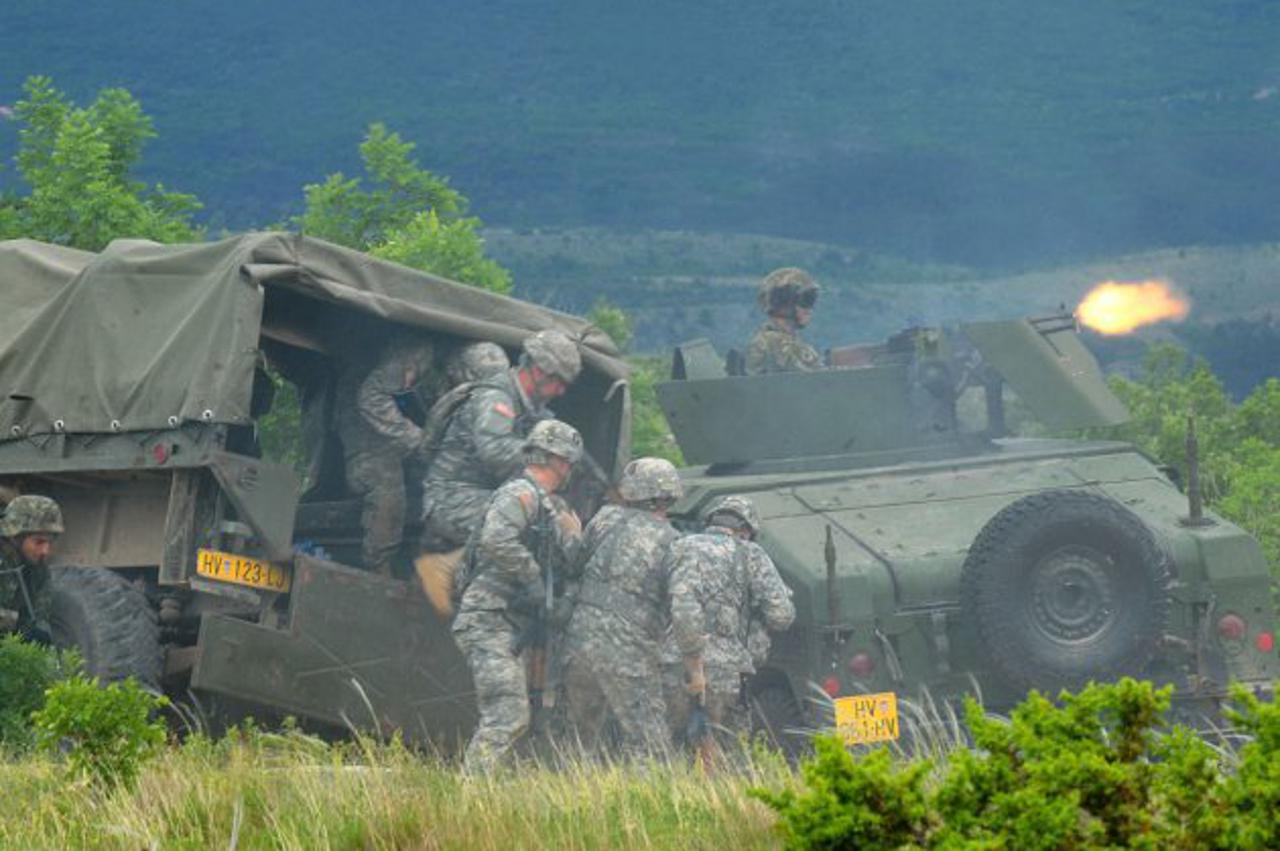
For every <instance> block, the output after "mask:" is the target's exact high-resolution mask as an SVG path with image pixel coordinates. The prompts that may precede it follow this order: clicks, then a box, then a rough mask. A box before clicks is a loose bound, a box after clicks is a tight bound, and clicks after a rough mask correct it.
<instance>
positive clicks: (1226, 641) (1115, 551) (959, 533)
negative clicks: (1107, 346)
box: [658, 315, 1280, 733]
mask: <svg viewBox="0 0 1280 851" xmlns="http://www.w3.org/2000/svg"><path fill="white" fill-rule="evenodd" d="M831 359H832V361H833V363H834V364H835V365H837V366H839V367H842V368H834V369H829V370H824V371H821V372H809V373H785V374H773V375H762V376H745V375H741V374H734V373H735V371H736V370H734V369H732V368H731V367H732V365H733V364H735V363H740V359H736V358H733V357H732V356H731V357H730V358H729V359H728V364H729V366H728V367H727V366H726V361H725V360H722V359H721V358H720V357H719V356H718V355H717V354H716V353H715V352H714V351H713V350H712V348H711V346H710V344H708V343H707V342H705V341H695V342H693V343H690V344H687V345H685V346H681V347H679V348H678V349H677V350H676V354H675V360H674V363H673V373H672V374H673V380H671V381H669V382H667V383H664V384H661V385H659V386H658V398H659V400H660V402H661V404H662V407H663V410H664V412H665V413H666V416H667V419H668V421H669V422H670V424H671V427H672V430H673V432H674V434H675V436H676V439H677V440H678V441H679V444H680V447H681V449H682V451H683V453H684V456H685V458H686V460H687V461H688V462H690V463H692V464H696V465H700V466H696V467H692V468H690V469H688V470H686V471H684V477H685V487H686V492H687V493H686V496H685V498H684V500H683V501H682V502H681V503H680V504H679V505H678V506H677V507H676V509H675V511H674V512H673V515H674V516H675V517H677V519H679V520H680V521H681V522H683V523H685V524H686V525H690V526H693V525H696V524H697V522H698V518H699V517H700V515H701V514H702V513H703V512H704V511H705V510H706V508H707V507H708V506H709V505H710V503H711V502H712V501H714V500H715V499H716V498H718V497H720V496H723V495H725V494H731V493H736V494H747V495H749V496H750V497H751V498H752V499H753V500H755V502H756V504H757V505H758V506H759V509H760V512H761V515H762V518H763V531H762V532H761V535H760V542H761V543H762V544H763V546H764V547H765V548H766V549H767V550H768V551H769V553H770V554H771V555H772V557H773V559H774V560H775V561H776V563H777V564H778V567H779V570H780V571H781V573H782V576H783V578H784V579H785V580H786V582H787V584H788V585H789V586H790V587H791V588H792V590H793V592H794V594H795V603H796V609H797V619H796V623H795V625H794V626H793V627H792V628H791V629H790V630H789V631H788V632H786V633H785V634H783V635H781V636H780V637H779V638H778V639H777V640H776V641H775V644H774V646H773V648H772V653H771V656H770V658H769V662H768V664H767V665H766V666H765V667H763V668H762V669H761V670H759V672H758V673H757V675H756V676H755V678H754V680H753V681H752V682H751V684H750V692H751V697H752V699H753V702H754V704H755V705H756V706H757V707H758V709H759V710H760V713H759V714H760V715H761V716H763V718H764V719H765V720H766V721H767V722H768V723H769V725H770V727H771V728H772V729H773V730H774V731H775V732H776V733H780V731H783V730H788V729H802V728H811V727H816V726H824V725H829V724H830V713H831V701H830V700H828V699H827V698H826V697H823V696H822V695H821V694H820V693H817V694H815V692H825V695H826V696H827V697H829V698H840V697H846V696H849V695H856V694H860V693H862V694H866V693H875V694H883V693H887V692H893V693H894V694H895V695H898V696H902V697H905V698H910V699H915V700H916V701H925V702H927V698H932V699H933V700H935V701H938V702H941V701H944V700H948V699H950V698H954V697H955V696H957V695H959V694H962V693H973V692H974V691H977V692H979V693H980V696H981V698H982V700H983V701H984V702H985V704H986V705H987V706H988V707H990V708H992V709H1002V708H1005V707H1008V706H1010V705H1011V704H1013V703H1015V702H1017V701H1018V700H1020V699H1021V698H1022V697H1023V696H1025V694H1026V692H1027V690H1028V689H1030V688H1039V689H1042V690H1048V691H1049V692H1050V693H1056V691H1057V690H1058V689H1059V688H1062V687H1077V686H1079V685H1081V684H1082V683H1084V682H1086V681H1088V680H1109V679H1113V678H1116V677H1118V676H1120V675H1124V674H1133V675H1136V676H1141V677H1147V678H1151V679H1154V680H1156V681H1159V682H1165V683H1172V684H1174V685H1175V686H1176V694H1177V703H1178V705H1182V706H1191V707H1203V708H1205V710H1206V711H1211V709H1212V707H1213V705H1214V703H1215V701H1217V700H1218V699H1219V698H1221V697H1222V696H1223V694H1224V690H1225V688H1226V685H1227V683H1228V682H1230V681H1237V682H1243V683H1247V684H1250V685H1253V686H1255V687H1257V688H1259V689H1264V688H1267V687H1268V686H1269V684H1270V683H1271V682H1273V681H1274V680H1275V679H1276V678H1277V676H1280V658H1277V651H1276V647H1275V629H1276V614H1275V611H1274V609H1273V606H1272V602H1271V593H1270V574H1269V572H1268V567H1267V564H1266V561H1265V560H1264V558H1263V555H1262V553H1261V551H1260V549H1259V546H1258V544H1257V542H1256V541H1255V540H1254V539H1253V538H1251V537H1250V536H1249V535H1248V534H1246V533H1245V532H1244V531H1242V530H1241V529H1240V528H1238V527H1237V526H1235V525H1233V524H1231V523H1229V522H1227V521H1225V520H1223V519H1222V518H1221V517H1218V516H1216V515H1214V514H1212V513H1211V512H1206V511H1203V510H1202V509H1201V508H1200V506H1199V504H1198V501H1197V497H1198V494H1197V493H1196V487H1195V486H1194V483H1192V482H1189V483H1188V484H1189V487H1188V491H1189V492H1188V493H1187V494H1185V495H1184V494H1183V493H1182V492H1180V490H1179V487H1178V485H1177V484H1175V482H1174V481H1173V480H1171V478H1170V475H1169V471H1167V470H1164V469H1162V468H1161V467H1160V466H1158V465H1157V464H1156V463H1155V462H1154V461H1153V460H1152V459H1150V458H1149V457H1147V456H1145V455H1144V454H1143V453H1142V452H1140V451H1139V450H1138V449H1136V448H1135V447H1133V446H1131V445H1128V444H1125V443H1119V442H1114V441H1102V440H1084V439H1063V438H1052V437H1013V436H1010V435H1009V429H1008V427H1007V425H1006V421H1012V420H1013V419H1014V414H1017V415H1019V416H1020V417H1024V418H1025V416H1026V414H1027V413H1028V412H1030V414H1032V415H1034V418H1035V419H1036V420H1037V421H1038V423H1039V428H1040V429H1041V430H1048V432H1049V433H1058V434H1072V433H1079V432H1078V430H1082V429H1091V428H1099V427H1105V426H1112V425H1116V424H1119V423H1122V422H1124V421H1125V420H1126V419H1127V417H1128V413H1127V411H1126V410H1125V408H1124V406H1123V404H1122V403H1121V402H1120V400H1119V399H1118V398H1117V397H1116V396H1115V395H1113V394H1112V393H1111V391H1110V389H1109V388H1108V387H1107V385H1106V383H1105V381H1104V379H1103V377H1102V375H1101V373H1100V370H1099V368H1098V365H1097V362H1096V361H1095V360H1094V358H1093V357H1092V356H1091V355H1090V353H1089V352H1088V350H1087V349H1086V348H1085V346H1084V345H1083V344H1082V342H1081V340H1080V337H1079V335H1078V333H1077V328H1076V324H1075V322H1074V319H1073V318H1072V317H1071V316H1070V315H1061V316H1046V317H1042V318H1036V319H1025V320H1017V321H1004V322H980V323H973V324H968V325H964V326H962V327H960V328H958V329H952V330H949V331H948V330H942V329H911V330H908V331H905V332H903V333H902V334H899V335H897V336H896V337H894V338H892V339H890V340H889V341H887V342H885V343H881V344H877V345H866V346H850V347H845V348H842V349H838V350H834V351H832V353H831ZM1006 397H1008V400H1009V401H1014V400H1016V402H1017V406H1018V407H1017V408H1016V409H1014V408H1013V407H1012V405H1007V400H1006ZM1006 408H1008V410H1006ZM1193 450H1194V447H1193ZM1193 454H1194V451H1193ZM1189 478H1190V477H1189ZM811 697H816V698H817V699H814V700H811V699H810V698H811ZM1195 711H1200V709H1199V708H1197V709H1196V710H1195Z"/></svg>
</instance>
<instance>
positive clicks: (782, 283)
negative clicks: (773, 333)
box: [756, 266, 818, 313]
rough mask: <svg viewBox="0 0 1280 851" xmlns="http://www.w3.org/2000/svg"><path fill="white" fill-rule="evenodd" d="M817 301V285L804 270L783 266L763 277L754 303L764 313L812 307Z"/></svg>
mask: <svg viewBox="0 0 1280 851" xmlns="http://www.w3.org/2000/svg"><path fill="white" fill-rule="evenodd" d="M817 300H818V284H817V282H815V281H814V280H813V278H812V277H811V276H810V275H809V273H808V272H806V271H805V270H804V269H797V268H796V267H794V266H784V267H783V268H781V269H774V270H773V271H772V272H770V273H769V274H767V275H765V276H764V280H762V281H761V282H760V289H759V290H757V292H756V301H757V302H758V303H759V304H760V309H761V310H763V311H764V312H765V313H777V312H779V311H790V310H794V309H795V308H796V307H813V305H814V304H815V303H816V302H817Z"/></svg>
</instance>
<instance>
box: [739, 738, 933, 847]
mask: <svg viewBox="0 0 1280 851" xmlns="http://www.w3.org/2000/svg"><path fill="white" fill-rule="evenodd" d="M814 751H815V755H814V757H813V758H812V759H811V760H808V761H806V762H805V763H804V765H803V766H802V767H801V773H802V774H803V776H804V781H805V785H806V786H807V787H808V789H807V791H806V792H804V793H803V794H799V795H797V794H796V793H795V792H794V791H792V790H790V789H785V790H783V791H782V792H780V793H777V794H775V793H771V792H769V791H767V790H763V789H754V790H752V792H751V794H752V795H753V796H754V797H757V798H759V799H760V800H762V801H764V802H765V803H766V804H768V805H769V806H770V807H772V808H773V809H775V810H776V811H777V812H778V814H779V816H780V817H781V818H780V819H779V822H778V828H779V832H780V833H781V834H782V836H783V838H784V839H785V840H786V842H787V845H788V847H792V848H813V849H825V848H830V849H840V848H861V849H867V851H877V850H878V849H891V848H910V847H917V844H918V843H919V842H920V840H921V839H922V838H923V836H924V834H925V831H926V828H927V826H928V821H927V819H928V807H927V803H926V795H925V791H924V780H925V777H926V776H927V775H928V773H929V770H930V763H929V762H927V761H919V762H911V763H907V764H905V765H899V764H895V763H894V761H893V758H892V756H891V755H890V753H889V751H887V750H875V751H872V752H870V753H868V754H866V755H865V756H862V757H859V758H855V757H854V756H853V755H852V754H850V753H849V752H848V751H846V750H845V747H844V744H843V743H842V742H841V741H840V739H838V738H836V737H834V736H823V737H821V738H818V739H817V740H815V741H814Z"/></svg>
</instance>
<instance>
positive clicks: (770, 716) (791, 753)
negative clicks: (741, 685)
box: [748, 683, 809, 761]
mask: <svg viewBox="0 0 1280 851" xmlns="http://www.w3.org/2000/svg"><path fill="white" fill-rule="evenodd" d="M748 704H749V706H750V709H751V732H752V734H753V735H754V734H756V733H764V735H765V736H766V737H767V739H768V741H769V743H770V744H772V745H774V746H775V747H777V748H778V750H780V751H782V753H783V754H785V755H786V757H787V759H788V760H792V761H794V760H797V759H799V758H800V756H801V754H802V753H803V752H804V750H805V748H806V746H807V745H808V741H809V737H808V736H806V735H805V734H804V733H803V732H800V731H802V730H804V728H805V727H806V724H805V717H804V712H803V710H802V709H801V708H800V704H799V702H797V701H796V698H795V695H793V694H792V693H791V689H790V688H788V687H787V685H786V684H785V683H772V684H769V685H765V686H763V687H761V688H757V689H756V690H755V691H754V692H752V693H751V695H750V697H749V698H748Z"/></svg>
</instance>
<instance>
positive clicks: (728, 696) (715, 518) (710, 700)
mask: <svg viewBox="0 0 1280 851" xmlns="http://www.w3.org/2000/svg"><path fill="white" fill-rule="evenodd" d="M759 528H760V518H759V515H758V514H757V513H756V509H755V506H754V505H753V504H752V503H751V501H750V500H749V499H747V498H746V497H741V496H728V497H725V498H724V499H722V500H720V501H719V502H717V503H716V504H714V505H713V506H712V507H711V509H710V511H709V512H708V514H707V528H706V530H705V531H703V532H702V533H700V534H697V535H688V536H685V537H684V538H681V539H680V540H678V541H676V542H675V543H674V544H672V545H671V550H670V553H669V556H668V558H669V560H670V561H671V579H670V582H671V586H670V588H671V640H670V641H669V643H668V647H667V660H668V666H667V677H666V680H667V695H668V701H669V702H670V704H671V709H672V711H671V719H672V726H673V729H674V730H675V731H676V732H677V733H679V732H680V731H682V730H684V729H685V724H686V723H687V720H688V717H689V712H690V710H691V709H692V705H693V703H694V702H695V701H701V702H702V703H703V705H704V706H705V707H706V711H707V716H708V718H709V719H710V721H711V723H712V724H714V725H717V726H719V727H721V728H726V729H728V730H730V731H733V732H745V731H746V729H747V721H748V718H747V713H746V712H745V711H744V706H743V701H742V682H743V678H744V677H745V676H747V675H749V674H753V673H755V666H754V664H753V661H752V651H751V649H750V648H749V647H748V642H749V640H750V639H751V622H752V621H753V620H758V621H759V622H761V623H763V624H764V625H765V626H766V627H767V628H768V629H770V630H772V631H774V632H778V631H780V630H784V629H786V628H787V627H789V626H790V625H791V622H792V620H794V619H795V606H793V605H792V603H791V591H790V589H788V588H787V586H786V585H785V584H784V583H783V581H782V577H781V576H779V575H778V569H777V567H775V566H774V564H773V560H772V559H770V558H769V555H768V554H767V553H766V552H765V551H764V549H763V548H762V547H761V546H760V545H758V544H756V543H755V540H754V538H755V536H756V532H757V530H758V529H759ZM757 640H758V639H757ZM758 649H759V648H758V647H757V648H756V650H757V652H758Z"/></svg>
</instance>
